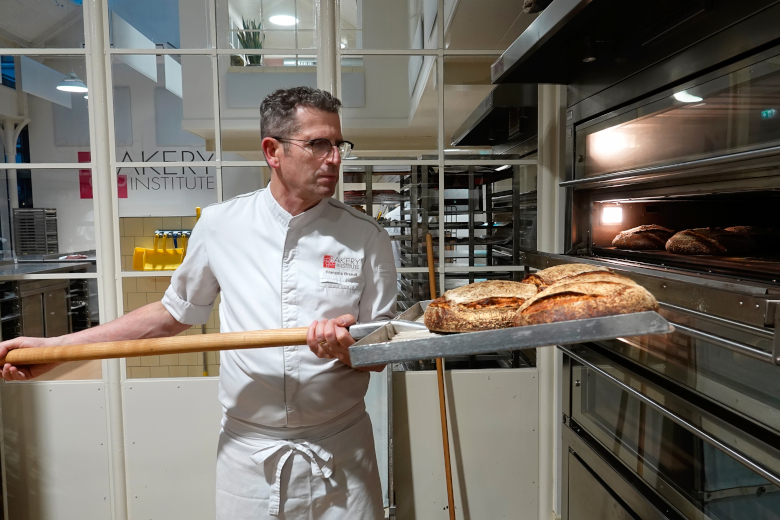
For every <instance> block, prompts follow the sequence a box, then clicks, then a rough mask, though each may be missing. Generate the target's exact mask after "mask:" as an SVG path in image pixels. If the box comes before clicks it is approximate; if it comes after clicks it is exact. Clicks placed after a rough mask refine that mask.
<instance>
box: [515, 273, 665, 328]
mask: <svg viewBox="0 0 780 520" xmlns="http://www.w3.org/2000/svg"><path fill="white" fill-rule="evenodd" d="M653 310H654V311H657V310H658V302H657V301H656V299H655V298H654V297H653V295H652V294H650V293H649V292H648V291H647V289H645V288H644V287H642V286H640V285H638V284H637V283H635V282H634V281H632V280H630V279H628V278H626V277H624V276H620V275H617V274H612V273H585V274H582V275H579V276H577V277H573V278H571V279H567V280H563V281H561V282H559V283H556V284H555V285H553V286H551V287H548V288H547V289H545V290H544V291H542V292H540V293H539V294H537V295H536V296H535V297H533V298H531V299H530V300H528V301H527V302H525V303H524V304H523V305H522V306H521V307H520V308H519V309H518V311H517V314H516V315H515V319H514V321H513V323H514V325H515V326H516V327H517V326H523V325H538V324H540V323H554V322H558V321H567V320H579V319H584V318H598V317H601V316H612V315H616V314H628V313H631V312H641V311H653Z"/></svg>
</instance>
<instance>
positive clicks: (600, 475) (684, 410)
mask: <svg viewBox="0 0 780 520" xmlns="http://www.w3.org/2000/svg"><path fill="white" fill-rule="evenodd" d="M620 342H621V341H620V340H616V341H614V342H605V344H589V345H580V346H576V347H571V348H569V347H565V348H564V350H565V359H566V362H565V367H566V370H565V373H566V376H567V377H566V385H565V387H566V391H565V392H564V393H565V395H566V401H565V403H564V410H565V412H566V423H567V424H566V427H565V428H564V430H565V431H566V434H565V435H564V445H565V446H566V448H567V449H566V452H565V453H566V454H565V459H564V465H565V468H566V471H565V472H564V478H565V479H567V481H566V482H564V484H565V485H564V487H565V489H566V490H567V492H566V493H565V495H564V497H563V498H564V500H563V503H564V518H571V519H574V518H586V517H583V516H581V512H580V511H579V510H578V505H577V503H576V496H577V492H576V490H577V489H578V488H579V487H580V486H581V485H582V484H581V482H580V481H581V480H582V477H581V476H578V473H582V471H581V468H579V466H584V467H586V468H587V469H588V470H589V472H590V473H592V474H593V475H595V477H594V478H595V480H597V481H601V482H608V481H613V483H612V484H611V485H607V486H605V487H606V488H607V489H608V490H610V492H612V493H613V494H614V495H615V496H616V497H618V498H619V500H620V502H622V503H621V506H622V507H623V508H624V509H626V510H627V511H629V512H630V513H631V514H634V515H636V516H635V517H638V518H651V517H654V515H660V517H661V518H693V519H713V520H731V519H734V520H736V519H756V520H764V519H767V520H769V519H780V451H778V450H779V449H780V437H778V434H777V432H776V431H771V430H768V429H764V428H761V427H756V425H755V424H754V423H752V421H751V420H749V419H747V418H745V417H741V416H740V415H739V414H737V413H735V412H734V411H733V410H730V409H727V408H725V407H722V406H719V405H718V404H716V403H714V402H713V401H712V400H709V399H707V398H706V397H705V396H704V395H703V394H700V393H699V392H697V391H695V390H694V389H693V388H691V386H689V385H688V384H686V383H690V381H692V380H694V379H697V378H698V377H705V376H702V374H701V371H700V370H699V369H698V365H697V363H696V362H695V361H694V360H689V361H688V362H687V363H682V364H680V365H677V366H679V369H680V374H678V376H681V375H682V372H684V371H685V372H687V377H679V378H678V379H676V380H670V379H669V378H665V377H663V376H662V375H661V374H660V373H658V372H657V370H656V369H657V368H658V367H659V366H662V364H663V363H662V362H661V360H659V359H658V358H654V357H653V355H652V354H650V353H648V352H646V351H644V352H645V354H643V355H638V354H637V355H636V359H630V356H628V357H627V356H625V355H624V354H625V353H626V352H628V351H629V349H630V348H634V347H629V346H628V345H626V348H621V346H620V345H615V344H614V343H620ZM640 358H641V359H640ZM765 366H766V367H769V365H768V364H765ZM756 375H758V374H756ZM731 379H739V377H738V376H735V377H732V378H731ZM742 379H743V380H744V381H745V382H747V384H748V385H749V384H750V383H749V382H748V381H747V379H746V378H742ZM721 382H722V381H721ZM709 384H711V385H718V384H719V378H717V377H713V378H712V379H711V380H710V382H709ZM770 384H777V383H770ZM753 386H756V385H755V384H754V385H753ZM773 394H774V395H773V396H767V397H766V398H765V399H764V401H765V402H766V404H769V405H770V408H771V409H773V410H774V411H775V418H776V417H777V413H776V412H777V408H776V404H777V403H776V402H774V403H773V402H772V401H773V400H774V401H776V399H777V398H778V397H780V392H774V393H773ZM773 404H774V405H775V407H774V408H772V406H771V405H773ZM594 454H595V456H594ZM575 460H576V461H577V464H575V465H574V466H575V467H577V469H575V470H574V472H572V469H571V468H572V463H573V461H575ZM591 460H595V461H591ZM615 475H618V476H619V477H617V478H616V477H615ZM574 479H577V480H574ZM614 482H617V483H618V484H616V483H614ZM567 484H568V485H567ZM621 486H623V487H626V489H621ZM572 497H575V503H574V504H572V500H571V498H572Z"/></svg>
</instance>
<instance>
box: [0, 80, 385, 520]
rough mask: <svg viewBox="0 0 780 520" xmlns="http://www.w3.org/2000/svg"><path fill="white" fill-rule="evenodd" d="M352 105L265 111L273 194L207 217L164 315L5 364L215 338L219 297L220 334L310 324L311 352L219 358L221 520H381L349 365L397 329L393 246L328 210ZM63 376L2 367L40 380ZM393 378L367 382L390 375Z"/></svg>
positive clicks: (45, 341)
mask: <svg viewBox="0 0 780 520" xmlns="http://www.w3.org/2000/svg"><path fill="white" fill-rule="evenodd" d="M340 107H341V103H340V102H339V100H338V99H336V98H335V97H333V96H332V95H331V94H330V93H328V92H324V91H321V90H317V89H311V88H308V87H298V88H292V89H288V90H277V91H276V92H274V93H272V94H271V95H269V96H268V97H267V98H266V99H265V100H264V101H263V103H262V105H261V108H260V111H261V132H262V138H263V141H262V146H263V152H264V154H265V157H266V161H267V162H268V166H269V167H270V168H271V171H272V175H271V182H270V184H269V186H268V188H266V189H264V190H260V191H257V192H254V193H250V194H247V195H241V196H239V197H236V198H234V199H231V200H228V201H225V202H222V203H219V204H214V205H212V206H209V207H208V208H206V209H205V210H204V212H203V215H202V217H201V219H200V221H199V222H198V225H197V226H196V227H195V229H194V230H193V233H192V237H191V238H190V242H189V247H188V250H187V256H186V258H185V260H184V262H183V263H182V265H181V267H179V268H178V269H177V270H176V272H175V273H174V274H173V276H172V278H171V285H170V287H169V288H168V290H167V291H166V293H165V296H164V297H163V299H162V302H158V303H153V304H149V305H147V306H145V307H142V308H140V309H138V310H136V311H133V312H131V313H129V314H127V315H125V316H123V317H120V318H119V319H117V320H114V321H112V322H110V323H107V324H104V325H101V326H99V327H96V328H93V329H87V330H85V331H81V332H78V333H75V334H70V335H67V336H60V337H57V338H16V339H13V340H10V341H6V342H3V343H0V356H4V355H5V354H6V352H7V351H8V350H9V349H12V348H20V347H21V348H24V347H38V346H52V345H67V344H77V343H88V342H97V341H110V340H121V339H134V338H149V337H162V336H169V335H174V334H177V333H179V332H181V331H183V330H186V329H187V328H189V327H190V326H191V325H196V324H201V323H205V321H206V320H207V319H208V317H209V314H210V313H211V310H212V307H213V305H214V301H215V299H216V297H217V295H218V294H221V301H220V305H219V315H220V325H221V330H222V331H223V332H236V331H245V330H261V329H274V328H288V327H300V326H306V325H309V330H308V345H306V346H289V347H278V348H265V349H256V350H237V351H224V352H222V354H221V367H220V380H219V398H220V401H221V403H222V408H223V412H224V414H223V418H222V431H221V433H220V438H219V450H218V455H217V491H216V493H217V495H216V503H217V518H218V519H220V520H222V519H225V520H227V519H230V520H243V519H247V520H249V519H252V520H257V519H265V518H268V519H287V520H292V519H307V520H313V519H319V520H330V519H333V520H336V519H338V520H341V519H353V518H354V519H375V518H383V510H382V496H381V488H380V484H379V474H378V471H377V466H376V454H375V451H374V443H373V436H372V428H371V421H370V419H369V417H368V415H367V414H366V410H365V405H364V402H363V398H364V396H365V393H366V389H367V387H368V379H369V375H368V373H367V372H366V370H365V369H355V368H353V367H351V366H350V361H349V354H348V350H347V349H348V347H349V345H351V344H352V343H354V340H353V339H352V337H351V336H350V335H349V332H348V331H347V329H346V327H348V326H349V325H351V324H353V323H355V322H356V321H357V320H359V321H363V322H365V321H371V320H377V319H389V318H392V317H393V315H394V314H395V298H396V271H395V263H394V260H393V254H392V250H391V246H390V238H389V236H388V235H387V233H386V232H385V231H384V230H383V229H382V228H381V227H380V226H379V225H377V224H376V222H375V221H374V220H373V219H372V218H370V217H368V216H366V215H364V214H362V213H359V212H357V211H354V210H352V209H351V208H349V207H347V206H345V205H344V204H342V203H340V202H338V201H336V200H334V199H332V198H331V197H332V195H333V193H334V191H335V188H336V183H337V181H338V174H339V165H340V163H341V160H342V159H343V158H345V157H347V156H348V155H349V152H350V151H351V149H352V143H350V142H349V141H345V140H344V139H343V136H342V134H341V125H340V121H339V114H338V112H339V108H340ZM51 368H52V366H51V365H49V366H40V365H33V366H26V367H21V366H19V367H17V366H12V365H10V364H6V365H5V366H3V368H2V375H3V378H4V379H6V380H24V379H31V378H34V377H36V376H37V375H40V374H41V373H43V372H45V371H47V370H49V369H51ZM382 368H383V367H381V366H380V367H372V369H376V370H381V369H382Z"/></svg>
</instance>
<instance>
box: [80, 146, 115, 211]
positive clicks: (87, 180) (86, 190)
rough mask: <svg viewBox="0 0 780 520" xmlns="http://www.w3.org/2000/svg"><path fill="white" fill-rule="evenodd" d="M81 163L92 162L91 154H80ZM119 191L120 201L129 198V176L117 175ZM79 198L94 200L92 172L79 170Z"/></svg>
mask: <svg viewBox="0 0 780 520" xmlns="http://www.w3.org/2000/svg"><path fill="white" fill-rule="evenodd" d="M78 155H79V162H80V163H88V162H90V161H92V153H91V152H79V153H78ZM116 182H117V188H118V189H117V191H118V192H119V198H120V199H126V198H127V175H117V176H116ZM79 196H80V198H82V199H91V198H92V170H89V169H87V170H79Z"/></svg>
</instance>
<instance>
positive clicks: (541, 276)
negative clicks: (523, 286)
mask: <svg viewBox="0 0 780 520" xmlns="http://www.w3.org/2000/svg"><path fill="white" fill-rule="evenodd" d="M593 271H599V272H605V273H611V272H612V270H611V269H609V268H607V267H599V266H597V265H590V264H561V265H556V266H553V267H548V268H547V269H543V270H541V271H537V272H535V273H533V274H529V275H528V276H526V277H525V278H523V282H524V283H530V284H534V285H536V286H537V287H538V288H539V290H542V289H544V288H546V287H549V286H551V285H553V284H554V283H557V282H560V281H561V280H564V279H566V278H569V277H572V276H577V275H579V274H582V273H589V272H593Z"/></svg>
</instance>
